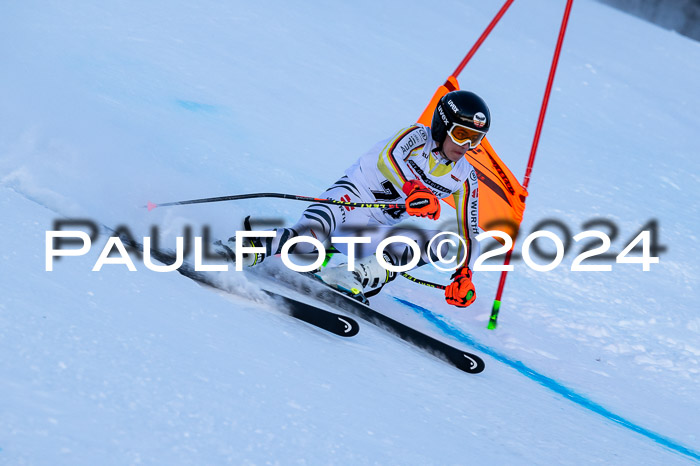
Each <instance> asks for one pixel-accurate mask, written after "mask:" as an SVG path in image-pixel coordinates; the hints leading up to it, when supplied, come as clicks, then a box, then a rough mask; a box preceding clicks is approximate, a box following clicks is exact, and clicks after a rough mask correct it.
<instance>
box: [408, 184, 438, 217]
mask: <svg viewBox="0 0 700 466" xmlns="http://www.w3.org/2000/svg"><path fill="white" fill-rule="evenodd" d="M402 189H403V192H404V193H405V194H406V196H408V197H407V198H406V212H408V215H414V216H416V217H428V218H429V219H431V220H437V219H438V218H440V201H439V200H438V198H437V197H436V196H435V194H433V192H432V191H431V190H429V189H428V188H426V187H425V185H424V184H423V183H422V182H421V181H420V180H410V181H407V182H406V183H404V185H403V188H402Z"/></svg>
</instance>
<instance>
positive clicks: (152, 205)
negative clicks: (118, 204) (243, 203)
mask: <svg viewBox="0 0 700 466" xmlns="http://www.w3.org/2000/svg"><path fill="white" fill-rule="evenodd" d="M259 197H272V198H280V199H292V200H295V201H305V202H315V203H318V204H335V205H340V206H344V207H353V208H381V209H405V208H406V205H405V204H382V203H369V202H344V201H336V200H334V199H319V198H317V197H309V196H297V195H295V194H282V193H253V194H237V195H234V196H221V197H206V198H202V199H189V200H187V201H175V202H163V203H160V204H155V203H153V202H150V201H149V202H148V204H146V205H145V206H141V207H143V208H146V209H148V211H149V212H150V211H151V210H153V209H155V208H156V207H169V206H174V205H187V204H205V203H209V202H223V201H239V200H241V199H254V198H259Z"/></svg>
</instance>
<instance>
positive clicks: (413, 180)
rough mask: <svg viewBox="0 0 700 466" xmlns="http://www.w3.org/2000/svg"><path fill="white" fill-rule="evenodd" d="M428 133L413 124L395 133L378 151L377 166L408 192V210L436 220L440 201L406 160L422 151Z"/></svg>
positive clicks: (400, 189) (410, 213) (416, 214)
mask: <svg viewBox="0 0 700 466" xmlns="http://www.w3.org/2000/svg"><path fill="white" fill-rule="evenodd" d="M427 139H428V133H427V132H426V130H425V128H423V127H422V126H411V127H408V128H406V129H403V130H401V131H399V132H398V134H396V136H394V137H393V138H391V139H390V140H389V142H388V143H387V144H386V145H385V146H384V148H383V149H382V150H381V152H380V153H379V159H378V161H377V168H379V171H380V172H381V173H382V175H384V177H385V178H386V179H387V180H389V182H391V184H392V185H393V186H395V187H396V188H398V190H397V191H398V192H401V191H403V192H404V194H405V195H406V212H407V213H408V214H409V215H413V216H416V217H428V218H430V219H432V220H437V219H438V218H439V217H440V201H439V200H438V198H437V197H436V196H435V194H433V192H432V191H431V190H430V189H428V188H427V187H426V186H425V185H424V184H423V182H422V181H421V180H420V179H419V178H418V177H417V175H416V173H415V172H414V171H413V170H411V168H410V167H409V165H408V163H407V160H408V159H409V157H411V156H412V154H413V155H415V154H418V153H420V149H421V148H422V147H423V146H424V145H425V141H426V140H427Z"/></svg>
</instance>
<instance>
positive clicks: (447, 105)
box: [430, 91, 491, 149]
mask: <svg viewBox="0 0 700 466" xmlns="http://www.w3.org/2000/svg"><path fill="white" fill-rule="evenodd" d="M453 123H457V124H459V125H463V126H466V127H467V128H472V129H475V130H477V131H481V132H483V133H486V132H487V131H488V130H489V127H490V126H491V112H489V107H488V106H487V105H486V102H484V99H482V98H481V97H479V96H478V95H476V94H474V93H473V92H469V91H452V92H449V93H447V94H445V95H444V96H443V97H442V99H440V101H439V102H438V104H437V106H436V107H435V112H433V122H432V124H431V126H430V129H431V132H432V136H433V140H435V142H437V143H438V144H439V145H442V143H443V142H444V141H445V138H446V137H447V131H448V130H449V129H450V128H451V127H452V124H453ZM472 149H473V148H472Z"/></svg>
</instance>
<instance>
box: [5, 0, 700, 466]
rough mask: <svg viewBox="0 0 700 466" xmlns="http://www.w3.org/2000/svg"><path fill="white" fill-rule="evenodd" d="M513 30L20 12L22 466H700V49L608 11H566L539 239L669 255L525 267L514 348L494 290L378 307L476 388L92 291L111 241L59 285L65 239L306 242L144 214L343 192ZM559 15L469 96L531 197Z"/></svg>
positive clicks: (17, 246)
mask: <svg viewBox="0 0 700 466" xmlns="http://www.w3.org/2000/svg"><path fill="white" fill-rule="evenodd" d="M497 3H498V4H490V3H489V4H486V3H485V2H473V1H468V2H456V1H443V2H434V3H431V4H430V6H428V5H426V4H423V3H418V2H406V1H404V2H398V1H387V2H381V3H377V2H369V1H364V0H361V1H357V2H352V3H340V2H337V3H319V2H300V3H295V4H292V3H290V2H280V1H275V0H271V1H269V2H261V3H259V4H254V3H250V2H246V3H243V2H229V3H225V4H223V3H220V2H213V1H200V2H197V3H193V2H162V1H153V2H135V1H124V2H119V4H102V3H94V2H79V1H74V2H58V1H44V2H37V1H31V0H30V1H25V2H5V3H4V4H3V5H2V7H0V11H1V12H2V13H1V14H0V62H2V63H3V67H2V69H3V71H2V73H0V99H1V101H2V106H1V107H0V206H1V207H0V213H1V215H0V235H1V236H0V367H1V368H2V375H3V376H2V377H0V463H1V464H131V463H149V464H153V463H157V464H214V463H223V462H227V461H228V462H232V463H239V464H259V463H273V464H290V463H300V464H328V463H339V464H368V463H390V464H428V463H430V464H543V465H544V464H553V463H556V464H591V463H604V464H635V465H636V464H664V465H667V464H689V463H693V462H698V460H700V438H698V433H699V432H700V401H698V400H700V314H699V313H698V310H699V309H698V304H697V303H698V299H699V298H700V294H699V293H698V291H697V287H698V284H699V283H700V269H699V267H698V265H697V258H698V257H700V251H699V247H698V238H697V233H696V231H695V228H696V226H697V224H698V222H697V218H698V214H699V213H700V212H698V210H699V207H700V203H699V202H698V193H699V191H700V190H699V189H698V182H699V181H700V170H699V168H700V167H699V165H700V162H699V161H698V159H697V149H696V147H697V144H696V139H695V136H696V133H697V130H698V127H699V126H700V125H699V124H700V117H698V115H697V108H700V101H699V100H700V99H698V94H697V91H696V89H697V84H696V82H697V76H698V75H700V73H699V71H700V45H698V43H697V42H694V41H692V40H690V39H687V38H685V37H683V36H680V35H677V34H674V33H671V32H668V31H665V30H663V29H661V28H658V27H655V26H652V25H649V24H648V23H646V22H644V21H642V20H639V19H636V18H633V17H631V16H627V15H625V14H623V13H620V12H618V11H616V10H613V9H611V8H609V7H606V6H604V5H600V4H598V3H595V2H589V1H586V0H581V1H578V2H576V3H575V5H574V8H573V11H572V16H571V20H570V25H569V31H568V34H567V37H566V41H565V43H564V48H563V53H562V57H561V60H560V66H559V71H558V74H557V78H556V81H555V84H554V91H553V94H552V98H551V100H550V108H549V113H548V116H547V120H546V123H545V127H544V131H543V134H542V139H541V143H540V147H539V152H538V158H537V161H536V164H535V171H534V174H533V178H532V181H531V184H530V197H529V199H528V207H527V211H526V215H525V221H524V229H525V231H527V232H529V231H530V230H532V228H533V227H534V226H535V225H536V224H537V223H538V222H539V221H541V220H542V219H546V218H557V219H559V220H561V221H563V222H564V223H565V224H566V225H567V226H568V227H569V228H570V229H571V231H572V234H575V233H578V232H580V231H583V230H584V229H585V227H583V224H584V223H586V222H587V221H589V220H591V219H593V218H601V217H602V218H605V219H608V220H611V221H613V222H615V223H616V224H617V225H618V226H619V229H620V231H619V235H618V238H617V239H615V240H614V241H613V246H612V250H613V251H616V252H619V251H620V250H622V248H623V247H624V246H625V245H626V244H627V242H628V241H629V239H631V238H632V237H633V236H634V235H635V234H636V232H637V231H638V230H639V229H640V228H641V227H642V226H643V225H644V224H645V223H647V221H649V220H651V219H657V220H658V223H659V226H660V242H661V243H662V244H663V245H665V246H667V248H668V250H667V252H665V253H663V254H661V260H660V263H659V264H652V266H651V271H650V272H642V271H641V266H638V265H631V264H615V265H614V266H613V271H612V272H571V271H570V270H569V267H570V265H571V262H572V261H573V258H574V256H575V254H576V253H577V250H578V248H577V247H574V248H573V250H572V251H571V252H570V253H569V254H568V255H567V256H566V258H565V260H564V263H563V264H562V265H560V266H559V267H558V268H556V269H555V270H554V271H551V272H546V273H539V272H535V271H533V270H532V269H530V268H528V267H527V266H526V265H525V264H524V263H523V262H522V261H518V262H516V263H515V271H514V272H513V273H511V274H510V275H509V277H508V283H507V287H506V293H505V296H504V300H503V306H502V311H501V316H500V319H499V320H500V326H499V328H498V329H497V330H496V331H489V330H486V329H485V325H486V321H487V319H488V314H489V311H490V308H491V304H492V297H493V296H494V293H495V289H496V285H497V281H498V273H496V272H481V273H477V274H476V275H475V283H476V286H477V293H478V296H479V298H478V300H477V301H476V303H475V304H474V305H473V306H472V307H470V308H469V309H467V310H460V309H456V308H453V307H450V306H448V305H446V304H445V303H444V302H443V300H442V297H441V295H440V293H438V292H436V291H433V290H430V289H425V288H420V287H417V286H416V285H414V284H412V283H409V282H408V281H406V280H397V281H396V282H394V283H392V284H390V285H389V286H388V287H387V288H386V291H385V292H384V293H382V295H380V296H378V297H377V298H376V299H374V300H373V305H375V307H377V308H381V309H383V310H384V311H386V312H387V313H388V314H389V315H391V316H393V317H395V318H398V319H401V320H403V321H405V322H407V323H410V324H412V325H415V326H417V327H419V328H421V329H423V330H424V331H426V332H428V333H431V334H432V335H435V336H437V337H439V338H442V339H444V340H446V341H451V342H452V343H454V344H456V345H462V346H464V347H465V348H467V349H469V348H471V350H473V351H476V352H479V353H480V354H482V355H484V359H485V361H486V364H487V369H486V371H485V372H483V373H482V374H480V375H478V376H472V375H467V374H464V373H462V372H460V371H458V370H456V369H454V368H452V367H451V366H449V365H447V364H444V363H443V362H441V361H439V360H436V359H434V358H433V357H431V356H429V355H426V354H424V353H422V352H420V351H417V350H415V349H413V348H412V347H410V346H409V345H407V344H405V343H403V342H401V341H400V340H398V339H396V338H394V337H392V336H391V335H388V334H387V333H385V332H384V331H382V330H380V329H378V328H375V327H373V326H372V325H370V324H368V323H365V322H362V321H361V322H360V325H361V331H360V334H359V335H357V336H356V337H354V338H352V339H347V340H346V339H340V338H338V337H335V336H333V335H329V334H326V333H324V332H322V331H320V330H317V329H315V328H313V327H310V326H307V325H306V324H303V323H300V322H297V321H295V320H294V319H291V318H289V317H287V316H285V315H284V314H283V313H280V312H279V311H278V310H276V307H275V305H274V304H273V303H270V302H269V301H267V300H265V299H263V298H260V296H259V294H258V293H257V292H256V289H255V285H254V283H250V282H247V281H246V279H245V278H244V277H242V276H240V275H235V274H234V275H232V278H231V280H234V281H235V283H236V284H237V286H239V287H240V289H242V290H245V291H244V292H242V293H241V294H242V295H249V296H250V298H246V297H243V296H238V297H237V296H234V295H228V294H222V293H216V292H212V291H211V290H208V289H205V288H202V287H200V286H198V285H197V284H195V283H193V282H191V281H190V280H187V279H185V278H183V277H181V276H179V275H178V274H174V273H170V274H158V273H154V272H150V271H148V270H146V268H145V266H143V264H141V263H139V262H138V261H137V263H136V265H137V268H138V272H128V271H127V270H126V267H123V266H115V265H112V266H105V267H104V269H103V270H102V271H101V272H91V269H92V266H93V265H94V263H95V261H96V259H97V257H98V255H99V252H100V247H101V246H102V245H103V244H104V240H105V238H101V239H100V240H99V241H98V242H97V243H96V244H95V247H94V248H93V250H92V251H91V252H90V253H89V255H87V256H84V257H79V258H64V259H61V260H60V261H57V262H56V265H55V270H54V272H45V271H44V248H45V232H46V230H50V229H52V225H53V222H54V220H55V219H57V218H62V217H68V218H76V217H79V218H93V219H95V220H98V221H100V222H102V223H104V224H107V225H118V224H123V225H127V226H128V227H129V229H130V230H131V231H132V232H133V233H134V234H135V235H136V236H143V235H146V234H148V231H149V228H150V226H151V225H154V224H155V225H158V226H160V228H161V234H162V235H163V237H164V239H172V238H174V237H175V236H178V235H180V234H181V233H182V230H183V226H184V225H188V224H191V225H195V226H196V229H199V227H200V226H201V225H205V224H206V225H209V226H210V227H211V230H212V235H213V236H215V237H224V236H227V235H229V234H230V233H231V232H233V231H235V230H237V229H239V228H240V225H241V220H242V218H243V217H244V216H245V215H247V214H252V215H253V216H254V217H255V218H279V219H281V220H283V221H284V222H288V223H291V222H293V221H295V220H296V219H297V217H298V216H299V214H300V212H301V211H302V209H303V208H304V204H303V203H299V202H294V201H283V200H263V201H241V202H237V203H226V204H211V205H198V206H192V207H178V208H172V209H162V210H155V211H153V212H151V213H147V212H146V211H145V209H140V208H139V206H140V205H143V204H145V202H146V201H148V200H151V201H155V202H160V201H170V200H179V199H188V198H196V197H207V196H219V195H225V194H233V193H245V192H259V191H278V192H291V193H297V194H304V195H316V194H318V193H320V192H322V191H323V190H324V189H325V188H326V187H327V186H328V185H329V184H330V183H332V182H333V181H334V180H335V179H337V177H338V176H339V175H341V174H342V172H343V170H344V169H345V168H346V167H347V166H349V165H350V164H351V163H352V162H353V161H354V160H355V159H356V158H357V157H358V156H359V155H360V154H362V153H363V152H364V151H365V150H366V149H367V148H368V147H370V146H371V145H373V144H374V143H375V142H376V141H378V140H380V139H383V138H386V137H387V136H389V135H391V134H392V133H393V132H395V131H396V130H397V129H398V128H400V127H402V126H405V125H407V124H409V123H411V122H412V121H414V120H415V118H416V117H417V116H418V114H419V113H420V112H421V111H422V109H423V108H424V106H425V104H426V102H427V100H428V98H429V97H430V96H431V95H432V93H433V91H434V90H435V88H436V86H437V85H439V84H440V83H442V82H443V81H444V79H445V78H446V76H447V75H448V74H449V73H450V72H451V71H452V70H453V69H454V67H455V66H456V65H457V63H458V62H459V60H460V59H461V58H462V56H463V55H464V53H466V51H467V50H468V49H469V47H470V46H471V44H472V43H473V42H474V40H475V39H476V38H477V37H478V35H479V34H480V33H481V31H482V30H483V27H485V25H486V24H487V23H488V21H490V19H491V18H492V17H493V15H494V14H495V12H496V11H497V10H498V8H500V2H497ZM563 3H564V2H557V5H554V3H553V2H551V1H545V0H533V1H531V2H525V3H521V2H516V3H515V4H514V5H513V7H512V8H511V10H510V11H509V12H508V13H507V14H506V16H505V17H504V18H503V20H502V22H501V23H500V24H499V25H498V27H497V28H496V30H495V31H494V33H493V34H492V36H491V37H489V39H488V40H487V41H486V42H485V44H484V45H483V46H482V48H481V50H480V51H479V53H477V55H476V56H475V57H474V59H473V60H472V62H471V63H470V64H469V65H468V67H467V68H466V70H465V71H464V73H463V74H462V76H461V77H460V82H461V84H462V87H463V88H469V89H472V90H474V91H476V92H477V93H479V94H480V95H482V96H483V97H484V98H485V100H486V101H487V102H488V103H489V105H490V107H491V111H492V114H493V117H494V121H493V126H492V129H491V132H490V140H491V142H492V144H493V145H494V147H495V148H496V149H497V151H498V152H499V155H501V157H502V158H503V159H504V160H505V161H506V162H507V163H508V164H509V166H510V168H511V169H512V170H513V172H514V173H515V174H516V175H517V176H519V177H521V176H522V174H523V173H524V170H525V164H526V160H527V155H528V153H529V147H530V144H531V140H532V135H533V132H534V128H535V125H536V117H537V112H538V111H539V103H540V100H541V97H542V92H543V90H544V84H545V79H546V74H547V70H548V66H549V61H550V60H551V55H552V51H553V47H554V41H555V39H556V35H557V32H558V27H559V21H560V19H561V14H562V12H563V6H564V5H563ZM446 212H447V211H446ZM446 216H449V215H446ZM553 231H555V232H556V233H558V234H559V235H562V232H560V231H558V230H556V229H554V230H553ZM417 275H420V276H422V277H426V278H432V279H436V280H442V281H446V279H447V278H446V276H445V275H444V274H443V275H441V274H438V273H437V272H433V271H429V270H426V271H420V273H417ZM400 299H402V300H405V301H406V303H410V304H408V305H407V304H405V303H403V302H402V301H400Z"/></svg>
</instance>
